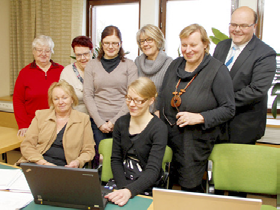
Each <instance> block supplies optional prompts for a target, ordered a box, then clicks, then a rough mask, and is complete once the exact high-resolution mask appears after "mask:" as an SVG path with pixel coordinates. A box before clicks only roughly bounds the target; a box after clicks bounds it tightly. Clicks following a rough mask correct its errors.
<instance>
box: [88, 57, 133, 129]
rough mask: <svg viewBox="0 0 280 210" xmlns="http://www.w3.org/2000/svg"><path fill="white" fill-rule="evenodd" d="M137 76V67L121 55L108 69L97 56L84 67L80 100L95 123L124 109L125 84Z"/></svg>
mask: <svg viewBox="0 0 280 210" xmlns="http://www.w3.org/2000/svg"><path fill="white" fill-rule="evenodd" d="M137 78H138V73H137V67H136V65H135V64H134V63H133V61H132V60H129V59H125V62H122V61H121V62H120V63H119V65H118V66H117V67H116V68H115V69H114V70H113V71H112V72H110V73H108V72H107V71H106V70H105V69H104V68H103V66H102V64H101V62H100V61H99V60H98V59H94V60H91V61H89V63H88V64H87V66H86V68H85V79H84V102H85V104H86V107H87V109H88V112H89V114H90V116H91V117H92V118H93V120H94V122H95V123H96V125H97V127H100V126H101V125H103V124H104V123H106V121H110V122H112V123H113V124H115V122H116V120H117V119H118V118H119V117H120V116H122V115H124V114H126V113H127V112H128V109H127V106H126V104H125V95H126V93H127V88H128V85H129V84H130V83H131V82H133V81H134V80H136V79H137Z"/></svg>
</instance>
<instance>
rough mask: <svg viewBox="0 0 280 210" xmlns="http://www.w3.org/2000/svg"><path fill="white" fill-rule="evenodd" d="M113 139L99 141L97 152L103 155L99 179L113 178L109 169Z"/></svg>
mask: <svg viewBox="0 0 280 210" xmlns="http://www.w3.org/2000/svg"><path fill="white" fill-rule="evenodd" d="M112 147H113V139H112V138H108V139H102V140H101V141H100V143H99V148H98V152H99V154H102V156H103V162H102V173H101V181H102V182H108V181H109V179H112V178H113V173H112V169H111V156H112Z"/></svg>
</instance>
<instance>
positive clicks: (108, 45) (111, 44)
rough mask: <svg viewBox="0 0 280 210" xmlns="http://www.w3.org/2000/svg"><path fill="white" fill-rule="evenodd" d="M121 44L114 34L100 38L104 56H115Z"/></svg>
mask: <svg viewBox="0 0 280 210" xmlns="http://www.w3.org/2000/svg"><path fill="white" fill-rule="evenodd" d="M117 43H118V44H117ZM121 44H122V43H121V40H120V39H119V38H118V37H117V36H116V35H111V36H106V37H105V38H104V39H103V40H102V48H103V51H104V58H106V59H113V58H115V57H117V56H118V54H119V51H120V48H121Z"/></svg>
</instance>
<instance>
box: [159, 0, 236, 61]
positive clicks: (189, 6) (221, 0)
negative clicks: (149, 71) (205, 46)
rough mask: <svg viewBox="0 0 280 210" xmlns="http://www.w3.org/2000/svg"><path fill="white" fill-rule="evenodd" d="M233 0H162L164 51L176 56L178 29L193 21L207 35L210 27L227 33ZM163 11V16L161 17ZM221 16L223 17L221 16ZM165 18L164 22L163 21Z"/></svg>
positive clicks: (212, 50)
mask: <svg viewBox="0 0 280 210" xmlns="http://www.w3.org/2000/svg"><path fill="white" fill-rule="evenodd" d="M236 2H237V1H233V0H211V1H209V0H185V1H182V0H168V1H167V0H164V1H162V2H161V6H162V8H163V9H162V11H163V12H162V14H161V21H162V24H161V26H162V29H163V30H164V32H165V38H166V53H167V54H168V55H169V56H171V57H173V58H176V57H178V50H179V51H180V39H179V33H180V31H181V30H182V29H183V28H184V27H186V26H188V25H190V24H193V23H198V24H199V25H202V26H203V27H204V28H205V29H206V31H207V34H208V36H210V35H212V30H211V28H212V27H214V28H217V29H219V30H220V31H221V32H223V33H225V34H227V35H228V24H229V22H230V17H231V11H232V9H234V8H236V7H237V3H236ZM217 7H218V8H219V10H218V12H217ZM164 13H165V18H164V17H163V15H164ZM221 17H223V18H221ZM164 19H166V21H165V23H163V21H164ZM214 49H215V44H213V43H212V42H211V44H210V53H211V54H213V52H214Z"/></svg>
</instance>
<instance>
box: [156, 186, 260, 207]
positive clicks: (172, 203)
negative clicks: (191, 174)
mask: <svg viewBox="0 0 280 210" xmlns="http://www.w3.org/2000/svg"><path fill="white" fill-rule="evenodd" d="M261 205H262V200H260V199H248V198H238V197H230V196H220V195H212V194H205V193H191V192H185V191H179V190H166V189H159V188H154V189H153V210H169V209H176V210H185V209H188V210H205V209H207V210H224V209H227V210H236V209H237V210H260V209H261Z"/></svg>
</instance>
